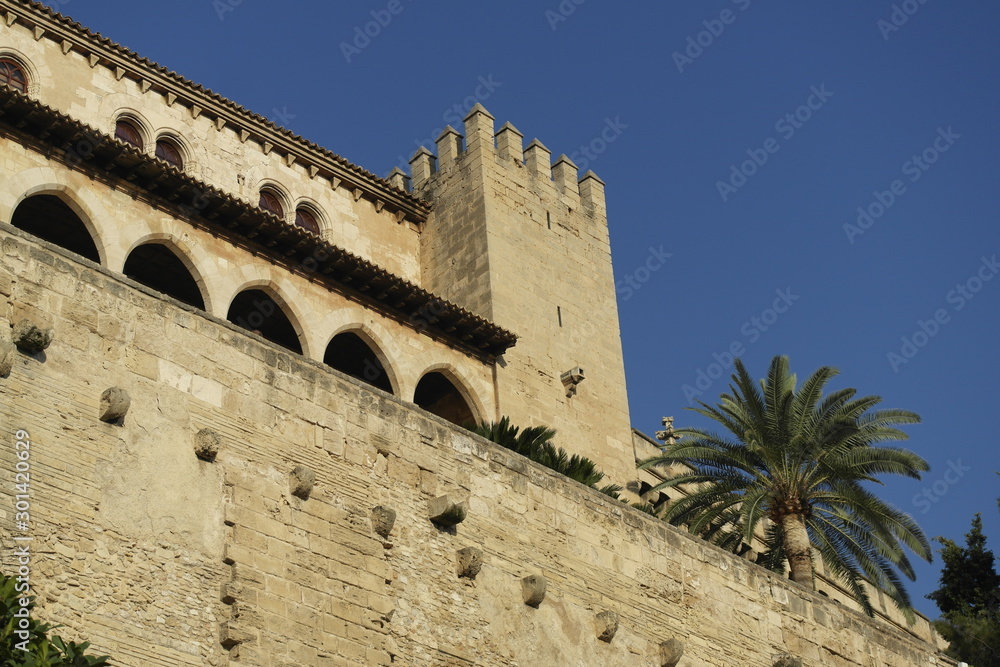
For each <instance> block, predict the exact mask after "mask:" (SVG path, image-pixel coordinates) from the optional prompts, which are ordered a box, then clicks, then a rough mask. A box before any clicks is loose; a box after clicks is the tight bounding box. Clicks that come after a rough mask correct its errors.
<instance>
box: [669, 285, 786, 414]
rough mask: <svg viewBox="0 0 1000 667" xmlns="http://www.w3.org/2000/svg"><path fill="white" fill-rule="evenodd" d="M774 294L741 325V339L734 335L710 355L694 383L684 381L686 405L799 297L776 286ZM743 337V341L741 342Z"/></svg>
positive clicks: (729, 365) (707, 388)
mask: <svg viewBox="0 0 1000 667" xmlns="http://www.w3.org/2000/svg"><path fill="white" fill-rule="evenodd" d="M774 293H775V294H776V295H777V298H776V299H775V300H774V302H773V303H772V304H771V307H770V308H765V309H764V310H763V311H761V313H760V314H759V315H754V316H753V317H751V318H750V319H749V320H747V321H746V322H744V323H743V326H741V327H740V334H742V336H743V338H737V339H736V340H734V341H733V342H732V343H730V344H729V345H728V346H727V347H726V348H725V349H724V350H723V351H722V352H715V353H713V354H712V359H713V360H714V361H712V362H711V363H709V364H708V366H706V367H705V368H698V369H697V370H696V371H695V380H694V385H690V384H685V385H684V386H682V387H681V391H683V392H684V398H686V399H687V402H688V405H694V402H695V399H698V398H700V397H701V396H702V395H704V393H705V392H706V391H708V390H709V389H711V388H712V384H713V383H714V382H715V381H716V380H718V379H719V378H721V377H722V376H723V375H725V374H726V371H727V370H728V369H729V368H731V367H732V365H733V362H734V361H735V360H736V359H738V358H740V357H742V356H743V355H744V354H746V351H747V346H748V345H752V344H754V343H756V342H757V341H758V340H760V337H761V336H762V335H763V334H764V333H765V332H766V331H768V330H769V329H770V328H771V327H773V326H774V324H775V323H776V322H777V321H778V318H779V317H780V316H781V315H782V314H784V313H787V312H788V309H789V308H791V307H792V305H793V304H794V303H795V302H796V301H798V300H799V295H798V294H792V288H790V287H786V288H785V289H776V290H774ZM744 339H745V342H744Z"/></svg>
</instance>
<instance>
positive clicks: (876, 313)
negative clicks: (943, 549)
mask: <svg viewBox="0 0 1000 667" xmlns="http://www.w3.org/2000/svg"><path fill="white" fill-rule="evenodd" d="M577 3H579V4H577ZM49 4H51V5H52V6H54V7H56V8H58V9H60V10H61V11H63V12H65V13H67V14H69V15H70V16H72V17H74V18H75V19H77V20H78V21H80V22H82V23H83V24H84V25H86V26H88V27H90V28H92V29H93V30H96V31H99V32H101V33H102V34H104V35H106V36H107V37H110V38H111V39H114V40H115V41H118V42H119V43H122V44H124V45H126V46H128V47H130V48H132V49H134V50H136V51H138V52H139V53H140V54H142V55H144V56H146V57H148V58H150V59H152V60H154V61H156V62H158V63H160V64H161V65H164V66H166V67H168V68H170V69H173V70H175V71H177V72H179V73H181V74H182V75H184V76H186V77H188V78H190V79H193V80H194V81H197V82H199V83H202V84H204V85H206V86H207V87H209V88H211V89H213V90H214V91H216V92H218V93H220V94H222V95H225V96H227V97H229V98H231V99H233V100H235V101H237V102H239V103H240V104H242V105H244V106H246V107H247V108H249V109H251V110H253V111H256V112H258V113H260V114H263V115H266V116H268V117H270V118H271V119H272V120H275V121H276V122H278V123H280V124H283V125H285V126H286V127H288V128H289V129H291V130H292V131H294V132H296V133H298V134H301V135H303V136H305V137H306V138H308V139H310V140H313V141H315V142H317V143H319V144H321V145H323V146H325V147H328V148H329V149H331V150H333V151H335V152H337V153H339V154H341V155H343V156H344V157H346V158H348V159H350V160H351V161H353V162H355V163H357V164H360V165H361V166H363V167H365V168H367V169H369V170H370V171H373V172H375V173H378V174H379V175H383V176H384V175H386V174H387V173H388V172H389V171H390V170H391V169H392V167H393V166H395V165H396V164H397V163H399V162H400V161H402V160H405V159H407V158H409V156H410V155H411V154H412V153H413V151H414V149H415V148H416V147H417V145H418V144H419V143H421V142H425V141H428V140H430V139H433V138H435V137H436V133H437V132H438V131H440V128H442V127H443V126H444V125H445V124H446V123H447V122H452V123H454V122H455V119H456V118H461V117H462V116H464V110H465V109H466V108H467V107H468V105H469V104H471V102H472V101H475V98H476V97H477V96H478V101H481V102H482V103H483V104H484V105H485V106H486V107H487V109H489V110H490V111H491V112H492V113H493V115H494V116H495V117H496V119H497V123H498V125H499V124H500V123H503V122H504V121H510V122H512V123H513V124H514V125H515V126H517V127H518V129H520V130H521V132H523V133H524V135H525V137H526V140H530V139H531V138H532V137H538V138H539V139H540V140H541V141H542V142H543V143H544V144H545V145H546V146H547V147H548V148H550V149H551V150H552V151H553V154H554V156H556V155H558V154H560V153H567V154H570V155H571V156H572V157H574V159H576V160H577V163H578V164H581V163H582V162H583V161H584V159H586V160H587V161H588V162H589V163H590V164H589V165H588V167H589V168H592V169H593V170H595V171H596V172H597V173H598V175H600V176H601V178H602V179H603V180H604V181H606V183H607V198H608V208H609V218H610V225H611V237H612V247H613V259H614V265H615V275H616V277H617V279H618V280H619V281H620V283H621V285H622V289H621V290H620V293H619V306H620V315H621V325H622V339H623V344H624V348H625V365H626V372H627V374H628V381H629V394H630V397H631V411H632V421H633V424H634V425H635V426H636V427H637V428H639V429H641V430H643V431H645V432H647V433H652V432H653V431H655V430H656V429H657V427H658V426H659V419H660V417H661V416H664V415H674V416H675V417H676V419H677V424H678V425H680V426H692V425H694V426H696V425H704V424H703V423H701V422H699V421H698V420H697V419H696V418H695V417H696V415H692V414H691V413H688V412H685V411H684V409H683V408H684V407H685V406H687V405H688V398H689V396H690V394H691V391H690V390H688V391H687V392H685V385H689V386H690V387H691V388H693V389H695V390H698V389H699V387H698V384H697V381H698V379H699V371H702V372H704V373H705V374H706V377H705V378H704V379H702V381H701V385H702V388H705V390H704V394H702V396H701V397H702V398H704V399H706V400H714V398H716V397H717V396H718V395H719V393H720V392H721V391H722V390H723V389H724V382H723V381H722V380H718V379H712V378H711V377H708V376H709V375H710V374H717V372H718V370H719V369H718V368H714V369H713V368H711V364H712V363H713V362H714V361H715V355H718V356H719V358H721V359H722V360H723V361H726V358H725V354H724V353H726V352H727V351H728V350H729V349H730V348H731V347H733V346H735V347H736V348H737V350H738V351H741V353H742V354H743V358H744V360H745V362H746V363H747V364H748V365H749V367H750V369H751V371H752V372H753V374H754V375H756V376H758V377H760V376H762V375H763V374H764V372H765V370H766V367H767V362H768V361H769V359H770V358H771V357H772V356H773V355H775V354H787V355H789V356H790V358H791V362H792V368H793V370H796V371H797V372H798V373H799V375H800V376H805V375H806V374H808V373H810V372H812V371H813V370H815V369H816V368H817V367H819V366H821V365H832V366H835V367H837V368H839V369H840V370H841V372H842V374H841V376H840V377H839V378H838V379H837V380H836V382H835V385H834V386H835V387H840V386H854V387H857V388H858V389H859V390H860V391H861V392H862V393H868V394H878V395H881V396H882V397H883V398H884V399H885V400H884V405H885V406H887V407H899V408H906V409H909V410H914V411H916V412H918V413H920V414H921V415H922V416H923V419H924V423H923V424H922V425H919V426H916V427H912V428H910V429H909V431H910V433H911V439H910V441H909V443H908V446H909V447H911V448H912V449H914V450H915V451H917V452H918V453H920V454H921V455H923V456H924V457H925V458H927V459H928V460H929V461H930V463H931V465H932V470H931V472H930V473H929V474H927V475H926V477H925V479H924V480H923V481H920V482H917V481H913V480H902V479H901V480H899V481H891V482H889V483H888V484H887V486H886V488H885V489H884V495H885V496H886V497H887V498H888V499H890V500H891V501H892V502H894V503H895V504H897V505H898V506H900V507H901V508H903V509H905V510H907V511H909V512H911V513H912V514H913V515H914V516H915V517H916V518H917V519H918V520H919V521H920V523H921V524H922V525H923V527H924V529H925V530H926V532H927V533H928V535H931V536H934V535H946V536H949V537H952V538H955V539H961V536H962V534H963V533H964V532H966V531H967V530H968V528H969V524H970V521H971V519H972V515H973V513H975V512H977V511H981V512H983V514H984V519H985V526H986V532H987V535H988V537H989V539H990V544H991V546H992V547H993V548H994V549H995V550H997V551H998V552H1000V513H998V511H997V504H996V498H997V496H1000V478H998V477H997V476H996V475H995V474H994V473H993V471H994V470H1000V460H998V459H1000V456H998V455H997V442H996V440H997V430H996V427H995V426H994V427H991V426H990V425H989V424H990V420H991V419H993V417H992V416H991V415H994V414H995V413H997V412H1000V405H998V391H997V388H996V385H995V382H996V381H997V378H998V377H1000V349H998V336H997V333H998V326H997V325H998V316H997V307H998V304H1000V277H998V276H996V273H997V272H998V271H1000V266H997V265H995V264H993V261H992V260H993V258H994V257H997V258H1000V234H998V225H997V211H998V210H1000V187H997V183H996V181H997V178H998V175H1000V173H998V172H1000V169H998V164H997V163H998V159H1000V132H998V131H997V126H998V121H1000V114H998V112H1000V85H998V84H1000V40H998V39H997V28H996V26H997V25H998V24H1000V5H997V4H996V3H995V2H989V1H987V0H949V1H948V2H946V1H945V0H907V1H906V2H897V3H896V6H897V7H898V11H896V12H895V16H893V14H894V7H893V2H892V1H891V0H884V1H876V0H840V1H838V2H836V3H804V2H778V3H774V2H763V1H761V0H713V1H702V2H687V3H673V2H670V3H667V2H640V3H628V4H624V3H612V2H607V1H604V2H601V1H600V0H585V1H582V2H581V0H576V2H574V1H573V0H562V2H561V3H560V2H559V1H558V0H549V1H546V0H542V1H538V0H534V1H531V2H528V1H527V0H510V1H508V2H503V3H499V2H497V3H483V2H477V3H471V2H470V3H462V2H420V1H416V2H414V1H413V0H394V2H389V1H388V0H386V1H382V0H375V1H368V2H336V3H334V2H302V1H298V2H291V1H289V2H282V3H278V2H264V1H262V0H242V1H241V0H218V1H216V2H212V1H211V0H197V1H195V0H170V1H169V2H167V1H166V0H147V1H145V2H142V3H135V2H125V1H124V0H102V1H101V2H84V1H83V0H64V1H63V2H52V3H49ZM393 10H395V11H396V13H393ZM372 12H375V14H374V18H373V14H372ZM723 12H728V13H723ZM377 18H381V19H382V22H383V23H384V24H385V25H377V24H372V25H370V26H368V28H369V32H371V33H372V34H375V35H376V36H375V37H371V38H368V42H367V43H366V42H365V41H364V40H363V39H358V41H357V42H355V38H356V36H357V32H356V30H357V29H360V30H362V31H363V30H364V29H365V27H366V24H367V23H369V22H371V21H373V20H376V19H377ZM904 19H905V22H904ZM705 22H707V24H706V23H705ZM880 22H881V23H880ZM713 33H714V34H713ZM689 40H691V41H689ZM699 42H700V45H699ZM343 43H347V44H349V45H350V46H349V47H347V48H345V47H344V46H343V45H342V44H343ZM692 44H693V46H692ZM359 46H360V47H361V48H359ZM688 49H690V50H689V51H687V50H688ZM685 51H687V53H686V54H685ZM675 54H681V55H675ZM470 98H472V99H470ZM456 105H457V107H458V109H456V108H455V107H456ZM810 105H811V108H810ZM787 114H792V117H791V119H789V118H787V117H786V115H787ZM796 115H797V117H796ZM609 122H610V123H611V124H612V125H614V126H615V127H616V128H617V129H615V130H612V131H608V132H606V135H605V136H607V137H613V141H611V142H610V143H606V144H603V145H602V143H601V142H600V141H598V142H594V140H595V139H597V138H598V137H600V136H601V133H602V131H604V129H605V127H608V123H609ZM592 142H593V143H592ZM581 146H592V153H591V157H587V156H586V155H585V154H584V153H583V152H582V151H581V148H580V147H581ZM748 151H749V152H748ZM574 153H577V155H575V156H574V155H573V154H574ZM914 157H916V158H917V160H916V161H915V160H914ZM765 158H766V161H765ZM754 159H756V162H757V163H761V164H755V163H753V162H749V163H746V164H744V162H746V161H747V160H754ZM734 165H735V169H736V170H741V169H742V170H743V172H744V174H741V175H739V176H737V175H734V173H733V169H734ZM745 174H750V175H749V176H746V175H745ZM720 182H723V183H727V184H728V185H720ZM880 199H881V201H879V200H880ZM859 207H862V208H863V209H865V210H867V211H868V212H869V215H871V217H870V218H862V219H861V224H859V222H858V218H859V212H858V209H859ZM845 225H853V228H852V227H847V228H845ZM661 247H662V250H660V249H661ZM651 248H652V249H656V250H657V251H660V252H666V253H672V257H670V258H669V259H668V260H667V261H666V262H665V263H663V264H662V266H659V268H657V269H656V270H655V271H648V270H647V268H646V262H647V260H648V259H649V258H650V257H651V256H652V254H653V253H652V252H651V250H650V249H651ZM983 258H985V259H986V260H987V261H986V262H985V263H984V259H983ZM657 263H658V262H656V261H651V262H650V263H649V266H651V267H654V268H655V267H656V266H657ZM629 280H631V283H632V284H631V285H629V282H628V281H629ZM962 290H964V293H963V291H962ZM779 291H780V292H781V294H783V295H784V296H783V297H782V296H780V295H779V294H778V292H779ZM776 300H778V301H777V303H776ZM775 306H777V309H778V310H783V311H784V312H780V313H779V312H777V310H769V309H773V308H774V307H775ZM753 318H757V319H758V322H759V324H758V323H757V322H755V321H754V319H753ZM935 320H936V321H935ZM920 321H923V322H924V327H923V330H922V328H921V325H920V324H919V322H920ZM765 327H766V330H765ZM924 330H926V332H925V331H924ZM927 332H930V333H927ZM931 333H932V334H933V335H931ZM904 337H906V338H907V339H908V340H910V341H911V343H912V344H913V345H914V347H912V348H910V347H906V346H905V345H904V342H903V340H902V339H903V338H904ZM914 337H915V338H916V340H915V341H914V340H913V338H914ZM890 353H893V354H895V355H898V358H890V357H889V354H890ZM907 355H908V356H907ZM726 376H728V369H727V373H726ZM990 378H994V379H993V380H991V379H990ZM686 394H687V395H686ZM949 469H951V472H948V471H949ZM925 490H926V492H927V494H928V495H926V496H920V494H923V493H924V491H925ZM915 497H916V498H915ZM930 498H933V500H934V502H931V500H930ZM939 568H940V560H939V559H937V560H936V562H935V563H934V564H931V565H921V566H919V567H918V574H919V578H918V581H917V582H916V583H915V584H913V585H911V587H910V590H911V592H912V594H913V596H914V598H915V601H916V604H917V606H918V608H919V609H921V610H922V611H923V612H925V613H927V614H930V615H936V609H935V607H934V605H933V603H931V602H930V601H928V600H925V599H923V595H924V594H925V593H927V592H929V591H931V590H933V589H934V588H935V587H936V583H937V577H938V572H939Z"/></svg>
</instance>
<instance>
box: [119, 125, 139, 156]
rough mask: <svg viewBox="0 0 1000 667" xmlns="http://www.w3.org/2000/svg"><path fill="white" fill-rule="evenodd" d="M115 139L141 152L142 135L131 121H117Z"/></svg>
mask: <svg viewBox="0 0 1000 667" xmlns="http://www.w3.org/2000/svg"><path fill="white" fill-rule="evenodd" d="M115 138H116V139H120V140H121V141H124V142H125V143H126V144H132V145H133V146H135V147H136V148H138V149H139V150H142V134H141V133H140V132H139V128H137V127H136V126H135V124H134V123H132V122H131V121H127V120H119V121H118V122H117V123H115Z"/></svg>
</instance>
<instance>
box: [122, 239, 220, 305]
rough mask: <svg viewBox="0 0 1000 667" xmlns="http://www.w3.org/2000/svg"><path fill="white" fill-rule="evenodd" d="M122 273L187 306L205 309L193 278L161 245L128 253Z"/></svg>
mask: <svg viewBox="0 0 1000 667" xmlns="http://www.w3.org/2000/svg"><path fill="white" fill-rule="evenodd" d="M122 273H124V274H125V275H126V276H128V277H129V278H131V279H132V280H134V281H136V282H137V283H142V284H143V285H145V286H147V287H152V288H153V289H155V290H156V291H157V292H163V293H164V294H166V295H168V296H172V297H174V298H175V299H177V300H178V301H181V302H183V303H186V304H188V305H189V306H194V307H195V308H200V309H202V310H204V309H205V300H204V298H203V297H202V295H201V289H200V288H199V287H198V283H197V282H196V281H195V279H194V276H192V275H191V272H190V271H188V268H187V267H186V266H184V262H182V261H181V259H180V257H178V256H177V255H175V254H174V253H173V252H172V251H171V250H170V248H168V247H167V246H165V245H163V244H162V243H145V244H143V245H141V246H139V247H137V248H136V249H135V250H133V251H132V252H131V253H129V256H128V259H127V260H125V268H124V269H123V270H122Z"/></svg>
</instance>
